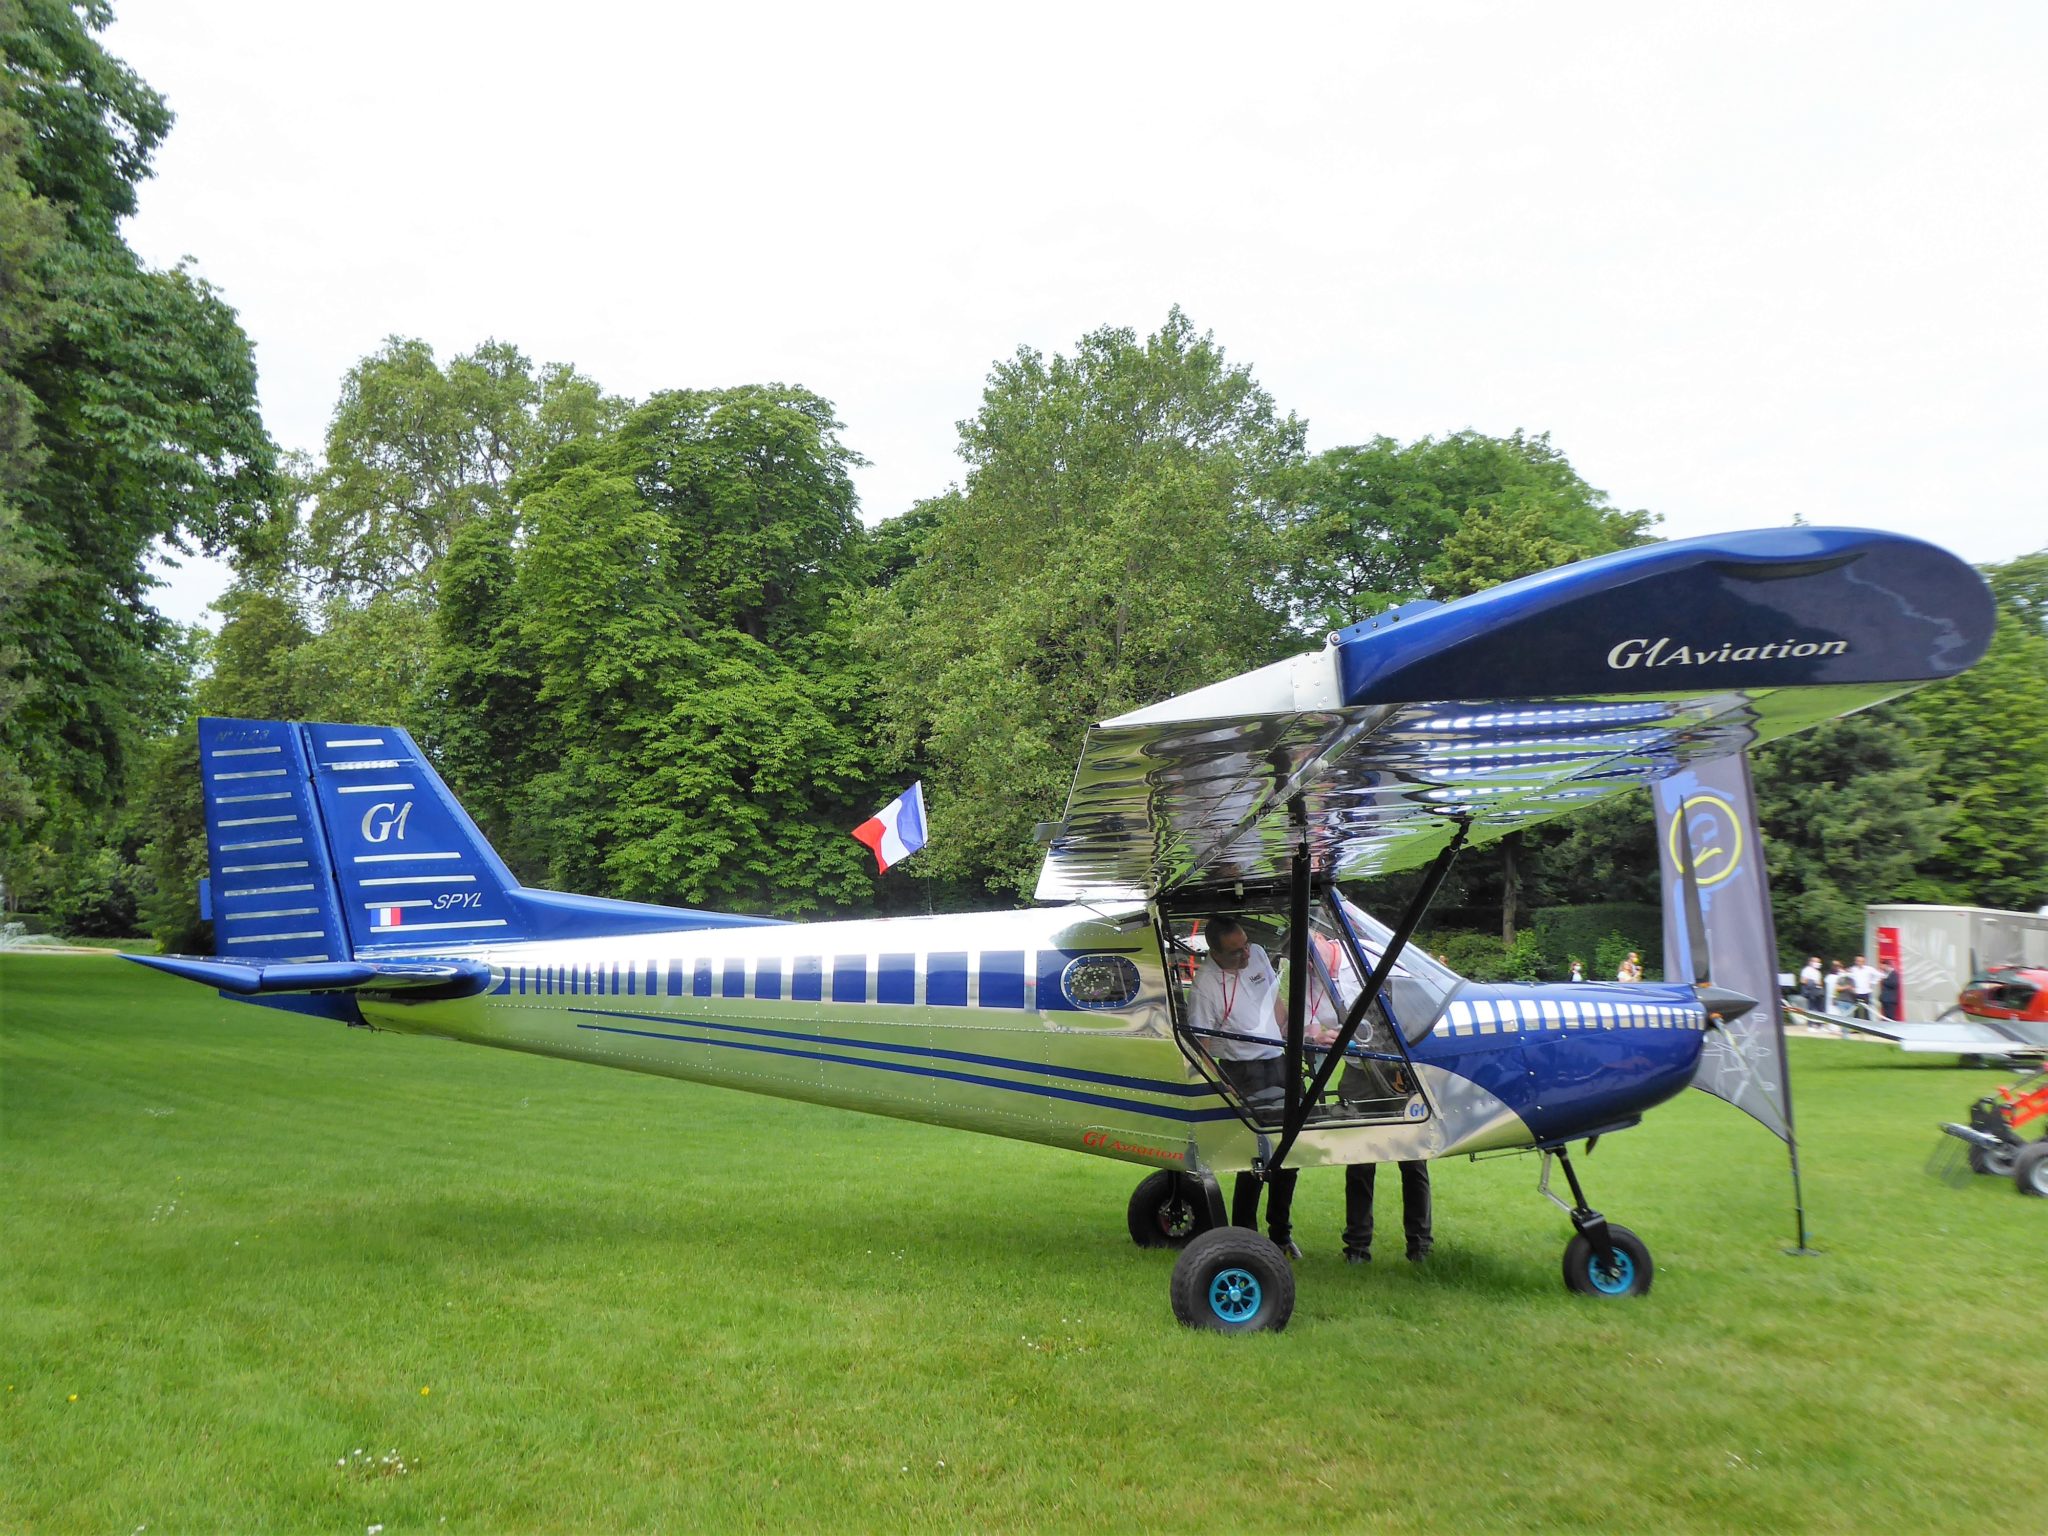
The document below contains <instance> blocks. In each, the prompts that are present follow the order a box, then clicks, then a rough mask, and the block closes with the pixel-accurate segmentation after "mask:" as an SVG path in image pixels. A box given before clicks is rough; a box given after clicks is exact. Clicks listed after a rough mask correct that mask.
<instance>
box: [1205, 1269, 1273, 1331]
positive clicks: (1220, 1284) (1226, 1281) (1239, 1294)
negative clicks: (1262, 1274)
mask: <svg viewBox="0 0 2048 1536" xmlns="http://www.w3.org/2000/svg"><path fill="white" fill-rule="evenodd" d="M1260 1299H1261V1297H1260V1293H1259V1277H1258V1276H1257V1275H1255V1274H1253V1273H1252V1272H1251V1271H1250V1270H1248V1269H1237V1268H1231V1269H1224V1270H1218V1271H1217V1273H1216V1278H1215V1279H1214V1280H1211V1281H1210V1282H1209V1310H1210V1311H1212V1312H1214V1313H1215V1314H1216V1315H1217V1316H1218V1317H1220V1318H1222V1319H1223V1321H1224V1322H1226V1323H1241V1322H1244V1321H1245V1320H1246V1319H1247V1318H1250V1317H1255V1316H1257V1314H1258V1310H1259V1302H1260Z"/></svg>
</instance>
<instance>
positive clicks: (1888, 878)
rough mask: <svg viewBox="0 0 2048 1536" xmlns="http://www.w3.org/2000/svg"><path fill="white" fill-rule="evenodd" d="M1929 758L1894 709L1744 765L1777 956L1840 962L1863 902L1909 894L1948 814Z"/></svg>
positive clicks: (1857, 944) (1858, 717) (1837, 724)
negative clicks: (1761, 845)
mask: <svg viewBox="0 0 2048 1536" xmlns="http://www.w3.org/2000/svg"><path fill="white" fill-rule="evenodd" d="M1936 761H1937V757H1936V753H1935V751H1934V749H1933V748H1932V747H1931V746H1930V744H1929V742H1928V740H1927V735H1926V732H1925V731H1924V730H1923V729H1922V728H1921V727H1920V726H1919V725H1918V723H1917V722H1916V721H1915V719H1914V718H1913V717H1912V716H1911V715H1908V714H1906V713H1904V712H1902V711H1899V710H1897V709H1875V710H1865V711H1863V712H1862V713H1861V714H1855V715H1850V716H1849V717H1847V718H1846V719H1842V720H1835V721H1831V722H1829V723H1827V724H1825V725H1822V726H1819V727H1817V728H1816V729H1814V730H1811V731H1806V732H1803V733H1801V734H1800V735H1797V736H1788V737H1786V738H1784V739H1783V740H1781V741H1776V742H1773V743H1772V744H1771V745H1769V746H1767V747H1765V748H1763V749H1762V750H1760V751H1759V752H1758V753H1757V754H1756V756H1755V758H1754V760H1753V763H1752V769H1753V772H1754V778H1755V784H1756V798H1757V814H1758V817H1759V819H1760V820H1761V821H1762V823H1763V828H1764V834H1765V838H1766V841H1767V843H1768V846H1769V858H1770V871H1771V905H1772V907H1773V909H1774V911H1775V913H1776V916H1777V927H1778V938H1779V942H1780V945H1781V947H1782V948H1783V950H1784V952H1785V953H1787V954H1793V953H1797V954H1801V955H1809V954H1813V955H1822V956H1826V957H1829V958H1840V959H1844V960H1846V959H1848V958H1849V957H1850V956H1852V955H1853V954H1855V952H1856V951H1858V950H1860V949H1861V948H1862V947H1863V908H1864V906H1865V905H1866V904H1867V903H1869V902H1874V901H1876V902H1881V901H1897V900H1901V899H1905V900H1912V899H1918V898H1920V897H1922V896H1924V895H1925V894H1926V891H1925V887H1924V884H1923V876H1922V873H1921V871H1922V869H1923V868H1924V866H1925V865H1926V864H1927V863H1928V861H1929V860H1930V859H1932V858H1933V856H1934V854H1935V851H1936V850H1937V849H1938V848H1939V847H1940V843H1941V837H1942V834H1943V832H1944V831H1945V830H1946V829H1947V827H1948V824H1949V822H1950V820H1951V812H1950V811H1949V810H1948V809H1947V808H1945V807H1944V806H1942V805H1941V804H1940V803H1938V802H1937V801H1936V799H1935V798H1934V797H1933V796H1932V795H1931V794H1930V793H1929V791H1928V776H1929V774H1930V772H1931V770H1932V768H1933V766H1934V763H1935V762H1936Z"/></svg>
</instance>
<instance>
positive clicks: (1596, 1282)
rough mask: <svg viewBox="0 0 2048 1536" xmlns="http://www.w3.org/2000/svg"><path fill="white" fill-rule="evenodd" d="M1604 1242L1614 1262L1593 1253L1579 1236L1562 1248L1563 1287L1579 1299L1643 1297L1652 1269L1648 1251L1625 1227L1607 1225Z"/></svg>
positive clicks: (1648, 1287) (1591, 1246) (1575, 1236)
mask: <svg viewBox="0 0 2048 1536" xmlns="http://www.w3.org/2000/svg"><path fill="white" fill-rule="evenodd" d="M1607 1241H1608V1242H1609V1243H1610V1244H1612V1245H1613V1248H1614V1260H1613V1262H1612V1263H1608V1262H1606V1261H1604V1260H1602V1259H1601V1257H1600V1256H1599V1254H1597V1253H1595V1252H1594V1251H1593V1245H1592V1243H1590V1242H1589V1241H1587V1239H1586V1235H1585V1233H1583V1232H1580V1233H1577V1234H1575V1235H1574V1236H1573V1238H1572V1240H1571V1241H1570V1242H1569V1243H1566V1244H1565V1247H1564V1283H1565V1285H1566V1286H1567V1287H1568V1288H1569V1289H1571V1290H1574V1291H1577V1292H1578V1293H1579V1294H1580V1295H1581V1296H1646V1295H1648V1294H1649V1291H1650V1278H1651V1276H1652V1275H1654V1274H1655V1273H1656V1266H1655V1265H1653V1264H1652V1263H1651V1262H1650V1250H1649V1249H1648V1248H1647V1247H1645V1246H1644V1244H1643V1240H1642V1239H1641V1238H1640V1237H1637V1236H1636V1235H1635V1233H1633V1232H1631V1231H1629V1229H1628V1228H1627V1227H1617V1226H1615V1225H1613V1224H1612V1223H1609V1225H1608V1228H1607Z"/></svg>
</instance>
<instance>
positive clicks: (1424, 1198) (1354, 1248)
mask: <svg viewBox="0 0 2048 1536" xmlns="http://www.w3.org/2000/svg"><path fill="white" fill-rule="evenodd" d="M1309 964H1310V967H1311V968H1312V969H1313V971H1314V973H1315V974H1314V976H1313V978H1312V980H1313V985H1312V987H1311V989H1310V992H1309V997H1310V1003H1309V1008H1308V1024H1307V1035H1308V1038H1309V1040H1310V1041H1311V1043H1313V1044H1316V1045H1333V1044H1335V1043H1336V1039H1337V1032H1338V1030H1339V1028H1340V1027H1341V1026H1342V1025H1343V1022H1344V1018H1345V1015H1347V1014H1348V1013H1349V1012H1350V1011H1351V1005H1352V1003H1353V1002H1354V1001H1355V1000H1356V999H1357V997H1358V994H1359V993H1360V992H1362V991H1364V990H1365V986H1364V983H1363V982H1361V981H1360V980H1359V977H1358V972H1357V970H1356V969H1355V968H1354V967H1353V966H1352V964H1351V957H1350V956H1349V955H1348V954H1346V953H1344V947H1343V945H1341V944H1340V943H1338V942H1337V939H1336V938H1335V936H1334V935H1331V934H1326V933H1316V932H1311V933H1310V934H1309ZM1387 1027H1388V1021H1387V1015H1386V1011H1385V1009H1384V1008H1383V1007H1380V1006H1378V1005H1375V1006H1374V1009H1373V1012H1372V1013H1371V1014H1370V1015H1368V1016H1367V1023H1366V1025H1365V1026H1364V1027H1362V1028H1361V1029H1360V1031H1359V1033H1358V1036H1357V1043H1359V1044H1368V1043H1371V1042H1372V1040H1373V1036H1374V1034H1375V1032H1376V1031H1377V1030H1379V1029H1385V1028H1387ZM1376 1048H1381V1049H1383V1048H1384V1042H1383V1041H1382V1042H1380V1044H1379V1045H1378V1046H1377V1047H1376ZM1384 1091H1385V1090H1384V1088H1383V1087H1382V1086H1381V1085H1380V1084H1379V1083H1378V1082H1376V1081H1375V1080H1374V1073H1373V1070H1372V1069H1371V1068H1370V1067H1368V1066H1367V1065H1366V1064H1364V1063H1362V1062H1357V1061H1351V1060H1346V1061H1345V1063H1344V1071H1343V1074H1342V1075H1341V1076H1340V1077H1339V1078H1338V1079H1337V1097H1338V1098H1339V1099H1340V1100H1349V1101H1351V1102H1354V1103H1356V1102H1358V1101H1359V1100H1361V1099H1365V1098H1371V1097H1377V1096H1378V1095H1379V1094H1381V1093H1383V1092H1384ZM1378 1172H1379V1165H1378V1164H1377V1163H1347V1164H1346V1165H1345V1168H1344V1261H1345V1262H1346V1263H1347V1264H1369V1263H1371V1262H1372V1228H1373V1221H1372V1200H1373V1183H1374V1181H1375V1178H1376V1176H1377V1174H1378ZM1431 1216H1432V1212H1431V1209H1430V1189H1429V1163H1428V1161H1427V1160H1425V1159H1421V1158H1417V1159H1414V1160H1412V1161H1404V1162H1403V1163H1402V1164H1401V1227H1402V1232H1403V1235H1405V1236H1406V1238H1407V1239H1408V1257H1409V1258H1411V1259H1414V1260H1416V1261H1417V1262H1420V1261H1421V1260H1423V1259H1426V1258H1428V1257H1429V1250H1430V1249H1431V1248H1432V1247H1434V1246H1435V1241H1436V1240H1435V1235H1434V1231H1433V1226H1432V1221H1431Z"/></svg>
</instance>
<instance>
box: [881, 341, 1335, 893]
mask: <svg viewBox="0 0 2048 1536" xmlns="http://www.w3.org/2000/svg"><path fill="white" fill-rule="evenodd" d="M1302 438H1303V427H1302V424H1301V422H1300V421H1299V420H1297V419H1296V418H1295V417H1293V416H1283V415H1282V414H1281V413H1280V412H1279V411H1278V410H1277V409H1276V408H1275V407H1274V404H1273V400H1272V397H1271V396H1269V395H1268V394H1267V393H1266V392H1265V391H1264V390H1263V389H1261V388H1260V387H1259V386H1258V384H1257V382H1256V381H1255V380H1254V379H1253V377H1252V374H1251V371H1250V370H1249V369H1247V368H1245V367H1243V366H1241V365H1233V364H1232V363H1230V362H1229V360H1228V359H1227V358H1226V357H1225V356H1224V353H1223V349H1222V348H1220V347H1219V346H1217V345H1216V343H1215V340H1214V338H1213V337H1212V336H1210V335H1207V334H1202V333H1197V332H1196V330H1195V328H1194V326H1193V324H1192V323H1191V322H1190V321H1189V320H1188V318H1187V317H1186V316H1185V315H1183V314H1182V313H1181V312H1180V311H1179V310H1178V309H1175V310H1174V311H1172V312H1171V313H1170V314H1169V315H1168V317H1167V321H1166V324H1165V325H1164V326H1162V327H1161V328H1160V330H1159V331H1157V332H1156V333H1155V334H1153V335H1151V336H1148V337H1146V338H1144V339H1142V340H1140V339H1139V338H1138V337H1137V336H1136V335H1135V334H1134V333H1132V332H1131V331H1128V330H1122V329H1115V328H1105V329H1103V330H1099V331H1095V332H1093V333H1091V334H1089V335H1087V336H1084V337H1083V338H1082V339H1081V341H1080V342H1079V344H1078V345H1077V346H1076V348H1075V350H1074V352H1073V354H1072V355H1071V356H1055V357H1052V358H1050V359H1048V358H1046V357H1044V356H1043V355H1041V354H1040V353H1038V352H1036V351H1034V350H1031V349H1029V348H1026V349H1022V350H1020V351H1019V352H1018V353H1017V354H1016V356H1015V357H1013V358H1010V359H1008V360H1007V361H1005V362H1002V363H999V364H998V365H997V366H996V368H995V370H994V371H993V372H992V373H991V374H990V376H989V380H988V384H987V387H986V388H985V389H984V391H983V393H982V404H981V409H980V410H979V411H978V412H976V414H975V415H974V416H973V417H972V418H970V419H969V420H966V421H963V422H961V423H960V453H961V456H962V458H964V459H965V460H966V462H967V466H968V472H967V478H966V483H965V484H964V486H962V487H961V488H959V489H957V490H954V491H951V492H949V493H948V494H946V495H944V496H941V497H937V498H935V499H933V500H931V501H929V502H926V503H923V504H922V505H920V506H919V507H918V508H917V509H916V510H915V512H914V513H913V514H912V516H913V518H914V519H915V524H914V526H913V527H912V528H911V529H909V530H906V532H905V534H904V535H903V536H900V537H899V536H893V535H892V534H891V533H890V532H885V534H884V536H883V538H884V545H885V548H888V549H891V550H894V551H901V550H903V549H904V548H906V547H907V548H908V549H909V550H910V551H911V552H912V554H913V557H914V558H913V560H912V563H910V564H909V565H908V566H907V568H906V567H902V566H901V564H900V560H899V561H898V568H899V571H900V574H897V575H895V577H894V579H893V581H892V582H891V584H890V585H889V587H888V589H887V590H886V592H884V593H882V594H880V595H879V596H878V597H877V598H876V599H874V600H873V602H872V603H871V604H870V606H869V609H868V612H867V615H866V629H865V632H866V635H867V638H868V643H869V646H870V648H871V649H872V651H873V653H874V654H875V656H876V657H877V660H878V663H879V665H878V668H877V673H876V676H877V683H878V688H879V690H880V699H881V703H882V707H883V710H884V714H885V717H886V723H887V729H888V731H889V742H890V747H891V750H892V751H893V753H894V754H895V755H896V756H897V758H898V759H899V760H900V761H902V762H904V763H905V764H906V765H908V766H909V767H910V768H912V769H915V770H917V771H921V772H922V773H923V775H924V777H925V779H926V781H927V785H928V788H929V791H930V794H929V805H930V810H931V817H932V826H933V835H932V842H931V845H930V847H929V848H928V849H927V850H926V853H925V854H924V855H923V856H922V857H921V859H920V865H921V868H920V870H919V873H920V874H922V875H925V876H927V877H935V878H940V879H946V878H952V879H971V880H975V881H978V882H981V883H984V884H986V885H987V886H989V887H990V888H992V889H996V890H1007V891H1020V892H1028V891H1029V890H1030V889H1031V885H1032V882H1033V880H1034V878H1035V869H1036V865H1037V853H1036V850H1035V848H1034V847H1033V844H1032V840H1031V824H1032V822H1033V821H1034V820H1037V819H1042V818H1046V817H1050V816H1054V815H1057V814H1058V812H1059V809H1060V806H1061V804H1062V803H1063V801H1064V797H1065V794H1066V789H1067V783H1068V779H1069V777H1070V775H1071V773H1072V771H1073V765H1074V760H1075V756H1076V753H1077V752H1078V750H1079V747H1080V742H1081V738H1082V734H1083V733H1084V732H1085V730H1086V729H1087V727H1088V725H1089V724H1090V723H1091V722H1093V721H1094V720H1097V719H1099V718H1101V717H1103V716H1105V715H1112V714H1116V713H1119V712H1120V711H1123V710H1126V709H1130V708H1132V707H1134V706H1136V705H1138V704H1141V703H1148V702H1151V701H1152V700H1155V699H1158V698H1161V697H1164V696H1166V695H1168V694H1172V693H1178V692H1181V691H1184V690H1186V689H1189V688H1193V687H1196V686H1199V685H1200V684H1202V683H1207V682H1212V681H1214V680H1215V679H1216V678H1218V677H1220V676H1225V675H1227V674H1229V673H1231V672H1234V671H1238V670H1241V669H1243V668H1245V667H1250V666H1256V665H1259V664H1261V663H1263V662H1266V661H1269V660H1272V659H1273V658H1274V657H1275V656H1277V655H1280V654H1283V653H1284V651H1285V650H1286V648H1287V640H1288V630H1287V623H1286V611H1285V604H1284V602H1283V601H1282V600H1281V598H1280V595H1279V593H1278V591H1277V588H1276V585H1275V576H1276V572H1277V570H1278V568H1279V563H1280V560H1279V555H1280V541H1281V537H1282V533H1283V529H1284V527H1285V524H1286V520H1287V507H1288V500H1287V498H1288V496H1289V494H1290V491H1291V477H1292V476H1293V475H1294V474H1296V473H1297V472H1298V471H1299V469H1300V467H1301V465H1302V463H1303V462H1304V452H1303V445H1302ZM885 528H886V525H885Z"/></svg>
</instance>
